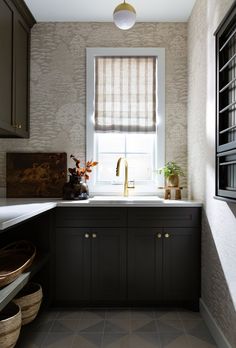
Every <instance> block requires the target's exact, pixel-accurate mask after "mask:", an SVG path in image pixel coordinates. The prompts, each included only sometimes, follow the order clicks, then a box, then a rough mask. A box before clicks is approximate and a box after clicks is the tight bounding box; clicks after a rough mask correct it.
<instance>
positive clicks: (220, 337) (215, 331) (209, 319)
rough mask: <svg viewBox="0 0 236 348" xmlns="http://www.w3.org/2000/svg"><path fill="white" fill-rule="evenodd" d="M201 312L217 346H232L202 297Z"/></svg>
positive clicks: (222, 347) (220, 347) (224, 347)
mask: <svg viewBox="0 0 236 348" xmlns="http://www.w3.org/2000/svg"><path fill="white" fill-rule="evenodd" d="M200 312H201V315H202V317H203V319H204V321H205V323H206V325H207V327H208V329H209V331H210V333H211V334H212V336H213V338H214V340H215V342H216V344H217V346H218V347H219V348H232V346H231V345H230V344H229V342H228V340H227V339H226V337H225V335H224V334H223V332H222V330H221V329H220V328H219V326H218V325H217V323H216V321H215V319H214V318H213V316H212V314H211V312H210V311H209V309H208V308H207V306H206V304H205V303H204V301H203V300H202V299H200Z"/></svg>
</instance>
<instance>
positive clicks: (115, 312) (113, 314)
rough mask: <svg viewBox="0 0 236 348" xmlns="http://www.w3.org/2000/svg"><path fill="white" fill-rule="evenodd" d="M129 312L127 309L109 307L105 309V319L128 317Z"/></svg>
mask: <svg viewBox="0 0 236 348" xmlns="http://www.w3.org/2000/svg"><path fill="white" fill-rule="evenodd" d="M130 316H131V312H130V310H127V309H121V310H119V309H110V310H107V311H106V319H130Z"/></svg>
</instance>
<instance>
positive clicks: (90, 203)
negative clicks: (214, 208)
mask: <svg viewBox="0 0 236 348" xmlns="http://www.w3.org/2000/svg"><path fill="white" fill-rule="evenodd" d="M134 206H135V207H159V208H161V207H201V206H202V203H200V202H195V201H184V200H181V201H172V200H162V199H159V198H158V197H156V196H150V197H144V196H136V197H135V196H133V197H132V196H130V197H128V198H125V197H119V196H117V197H114V196H100V197H94V198H90V199H88V200H85V201H63V200H61V199H51V198H48V199H37V198H35V199H27V198H18V199H17V198H6V199H4V198H2V199H0V230H4V229H6V228H8V227H12V226H14V225H16V224H18V223H19V222H22V221H25V220H28V219H30V218H32V217H34V216H36V215H39V214H41V213H43V212H46V211H48V210H50V209H53V208H55V207H134Z"/></svg>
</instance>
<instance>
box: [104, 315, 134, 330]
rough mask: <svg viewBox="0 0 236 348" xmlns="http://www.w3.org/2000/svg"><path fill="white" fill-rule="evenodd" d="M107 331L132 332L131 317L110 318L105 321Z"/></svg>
mask: <svg viewBox="0 0 236 348" xmlns="http://www.w3.org/2000/svg"><path fill="white" fill-rule="evenodd" d="M104 330H105V333H112V332H122V333H127V334H128V333H129V332H130V320H129V319H116V318H115V319H114V318H113V319H108V320H106V321H105V329H104Z"/></svg>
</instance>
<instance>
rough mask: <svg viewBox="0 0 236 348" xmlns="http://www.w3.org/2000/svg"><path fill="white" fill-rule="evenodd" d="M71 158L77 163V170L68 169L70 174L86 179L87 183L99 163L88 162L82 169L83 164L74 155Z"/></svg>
mask: <svg viewBox="0 0 236 348" xmlns="http://www.w3.org/2000/svg"><path fill="white" fill-rule="evenodd" d="M70 158H72V159H73V160H74V161H75V168H69V169H68V170H69V172H70V174H71V175H72V176H74V177H78V178H84V179H85V181H86V180H89V175H90V173H91V172H92V167H95V166H96V165H97V164H98V162H93V161H87V162H86V163H85V166H84V167H80V163H81V162H80V160H79V159H77V158H76V157H75V156H74V155H70ZM88 173H89V174H88Z"/></svg>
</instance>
